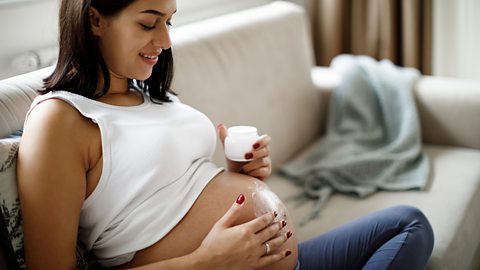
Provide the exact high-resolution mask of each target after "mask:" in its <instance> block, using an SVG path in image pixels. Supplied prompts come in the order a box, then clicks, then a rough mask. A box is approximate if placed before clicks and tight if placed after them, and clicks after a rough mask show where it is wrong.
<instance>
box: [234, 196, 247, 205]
mask: <svg viewBox="0 0 480 270" xmlns="http://www.w3.org/2000/svg"><path fill="white" fill-rule="evenodd" d="M244 201H245V196H244V195H243V194H240V196H238V198H237V200H236V203H237V204H242V203H243V202H244Z"/></svg>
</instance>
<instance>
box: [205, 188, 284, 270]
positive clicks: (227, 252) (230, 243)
mask: <svg viewBox="0 0 480 270" xmlns="http://www.w3.org/2000/svg"><path fill="white" fill-rule="evenodd" d="M244 203H245V196H244V195H240V196H239V197H238V199H237V200H236V202H235V203H233V205H232V206H231V207H230V209H229V210H228V211H227V213H225V215H224V216H223V217H222V218H221V219H220V220H219V221H217V223H215V225H214V226H213V228H212V229H211V230H210V232H209V233H208V235H207V236H206V237H205V239H204V240H203V242H202V244H201V245H200V247H199V248H198V249H197V250H196V253H197V255H199V258H200V261H201V263H200V264H202V266H203V265H204V266H206V268H208V269H231V270H250V269H256V268H260V267H264V266H267V265H270V264H272V263H275V262H278V261H280V260H282V259H283V258H285V257H286V256H289V255H290V254H291V251H290V250H281V249H279V248H280V246H282V245H283V243H285V242H286V241H287V240H288V238H289V237H290V236H291V233H290V232H287V233H284V234H279V232H280V230H281V229H282V228H283V227H284V226H285V225H286V222H285V221H281V222H273V221H274V219H275V217H276V213H267V214H264V215H263V216H260V217H258V218H256V219H253V220H251V221H249V222H247V223H243V224H240V225H236V226H234V224H235V221H236V220H237V218H238V217H239V216H240V212H241V211H242V207H243V205H244ZM266 244H268V245H269V247H270V250H271V251H270V253H269V254H266V251H267V245H266Z"/></svg>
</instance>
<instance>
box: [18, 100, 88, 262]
mask: <svg viewBox="0 0 480 270" xmlns="http://www.w3.org/2000/svg"><path fill="white" fill-rule="evenodd" d="M79 121H80V122H79ZM81 127H82V117H81V115H79V114H78V112H76V111H75V110H74V109H73V108H71V107H69V105H67V104H65V103H63V102H62V101H59V100H51V101H46V102H44V103H42V104H40V105H38V106H37V107H36V108H35V109H34V111H33V112H32V114H31V115H30V117H29V119H28V122H27V124H26V126H25V130H24V134H23V136H22V142H21V144H20V149H19V153H18V165H17V181H18V189H19V195H20V203H21V208H22V217H23V230H24V237H25V239H24V240H25V241H24V242H25V257H26V262H27V265H28V268H29V269H51V268H53V267H54V268H57V269H75V268H76V257H75V248H76V243H77V228H78V224H79V216H80V209H81V207H82V204H83V201H84V197H85V190H86V179H85V175H86V174H85V172H86V170H87V169H88V168H87V167H88V166H87V163H86V158H87V155H86V153H85V149H84V148H83V146H84V143H82V142H81V141H80V138H79V136H77V135H76V134H75V133H76V132H78V130H79V128H81Z"/></svg>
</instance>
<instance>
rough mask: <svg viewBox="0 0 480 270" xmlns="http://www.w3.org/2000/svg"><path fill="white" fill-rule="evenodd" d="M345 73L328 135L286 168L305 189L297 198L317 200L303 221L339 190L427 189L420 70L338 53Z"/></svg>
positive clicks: (338, 69) (360, 193)
mask: <svg viewBox="0 0 480 270" xmlns="http://www.w3.org/2000/svg"><path fill="white" fill-rule="evenodd" d="M331 68H332V69H333V70H334V71H336V72H337V73H338V74H339V75H340V76H341V83H340V85H339V86H338V88H337V89H336V90H335V91H333V95H332V99H331V101H330V107H329V115H328V123H327V132H326V135H325V136H324V137H323V138H322V139H321V140H322V141H321V142H319V143H317V144H315V145H317V146H316V148H315V149H313V150H312V153H311V154H310V155H309V156H307V157H306V158H302V159H299V160H294V161H292V162H290V163H288V164H286V165H285V166H284V167H282V168H281V169H280V173H281V174H283V175H285V176H287V178H290V179H292V181H294V182H295V183H297V184H299V185H301V186H303V188H304V189H303V193H302V194H300V195H299V197H297V199H301V201H304V200H306V199H312V198H313V199H317V200H318V201H317V204H316V207H315V209H314V210H313V211H312V212H311V213H310V214H309V215H308V216H307V217H305V218H304V219H303V221H302V222H301V223H302V224H305V223H306V222H307V221H309V220H310V219H312V218H315V217H317V216H318V215H319V213H320V210H321V207H322V205H323V204H324V203H325V201H326V200H327V199H328V197H329V196H330V194H332V193H333V192H342V193H347V194H355V195H357V196H358V197H360V198H363V197H366V196H368V195H371V194H372V193H374V192H375V191H377V190H380V189H382V190H408V189H419V190H421V189H423V188H424V187H425V185H426V182H427V178H428V168H429V164H428V159H427V157H426V156H425V155H424V154H423V153H422V151H421V134H420V125H419V120H418V116H417V111H416V107H415V103H414V100H413V96H412V92H411V89H412V86H413V84H414V83H415V81H416V80H417V79H418V78H419V76H420V73H419V72H418V71H417V70H416V69H412V68H400V67H396V66H394V65H393V64H392V63H391V62H390V61H388V60H382V61H380V62H377V61H376V60H374V59H373V58H370V57H367V56H351V55H340V56H337V57H336V58H335V59H334V60H333V61H332V64H331Z"/></svg>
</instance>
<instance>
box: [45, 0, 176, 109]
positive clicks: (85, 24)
mask: <svg viewBox="0 0 480 270" xmlns="http://www.w3.org/2000/svg"><path fill="white" fill-rule="evenodd" d="M133 1H135V0H116V1H111V0H83V1H76V0H75V1H73V0H62V4H61V6H60V20H59V22H60V25H59V26H60V28H59V29H60V37H59V53H58V61H57V65H56V67H55V70H54V71H53V73H52V74H51V75H50V76H49V77H47V78H45V79H44V80H43V82H44V89H43V90H40V91H39V92H40V93H41V94H45V93H48V92H50V91H56V90H63V91H69V92H72V93H75V94H79V95H82V96H84V97H87V98H90V99H98V98H100V97H102V96H103V95H105V94H106V93H107V91H108V88H109V87H110V74H109V72H108V68H107V65H106V64H105V60H104V59H103V56H102V54H101V52H100V48H99V46H98V44H97V42H96V40H95V37H94V35H93V33H92V30H91V28H90V16H89V9H90V7H94V8H95V9H97V10H98V12H100V13H101V14H103V15H105V16H114V15H116V14H118V13H119V12H120V11H121V10H122V9H124V8H126V7H127V6H128V5H130V4H131V3H132V2H133ZM99 74H101V75H102V76H103V86H102V87H101V89H100V90H99V91H97V85H98V82H99ZM172 79H173V57H172V50H171V49H167V50H163V51H162V53H161V54H160V55H159V58H158V62H157V64H155V66H154V67H153V71H152V75H151V76H150V78H148V79H146V80H145V81H138V80H131V79H129V80H128V85H129V87H132V88H136V89H139V90H142V91H144V92H147V91H148V93H149V95H150V99H151V100H152V101H157V102H162V101H165V102H168V101H170V99H169V98H168V96H167V92H171V93H173V92H172V91H171V90H170V85H171V82H172Z"/></svg>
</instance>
